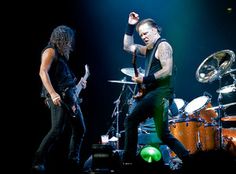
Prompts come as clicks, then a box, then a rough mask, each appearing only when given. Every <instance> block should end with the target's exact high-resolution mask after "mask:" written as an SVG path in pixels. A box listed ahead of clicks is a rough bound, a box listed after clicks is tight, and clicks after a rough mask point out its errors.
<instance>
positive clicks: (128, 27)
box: [125, 24, 135, 36]
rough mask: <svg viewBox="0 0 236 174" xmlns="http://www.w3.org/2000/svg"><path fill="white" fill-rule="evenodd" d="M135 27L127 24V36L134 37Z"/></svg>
mask: <svg viewBox="0 0 236 174" xmlns="http://www.w3.org/2000/svg"><path fill="white" fill-rule="evenodd" d="M134 28H135V25H131V24H127V26H126V31H125V34H127V35H129V36H132V35H133V33H134Z"/></svg>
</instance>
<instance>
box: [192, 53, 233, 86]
mask: <svg viewBox="0 0 236 174" xmlns="http://www.w3.org/2000/svg"><path fill="white" fill-rule="evenodd" d="M234 61H235V54H234V52H233V51H231V50H222V51H218V52H216V53H213V54H211V55H210V56H208V57H207V58H206V59H205V60H204V61H203V62H202V63H201V64H200V66H199V67H198V69H197V71H196V78H197V80H198V81H199V82H201V83H207V82H212V81H214V80H216V79H217V78H219V77H221V76H222V75H224V74H225V73H226V72H227V71H228V70H229V69H230V67H231V66H232V63H233V62H234Z"/></svg>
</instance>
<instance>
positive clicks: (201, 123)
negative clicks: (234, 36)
mask: <svg viewBox="0 0 236 174" xmlns="http://www.w3.org/2000/svg"><path fill="white" fill-rule="evenodd" d="M234 61H235V54H234V52H233V51H231V50H222V51H218V52H216V53H213V54H212V55H210V56H208V57H207V58H206V59H205V60H204V61H203V62H202V63H201V64H200V66H199V67H198V69H197V71H196V79H197V80H198V81H199V82H200V83H211V82H213V81H215V80H219V89H217V90H216V92H217V93H218V94H219V95H218V106H214V107H213V106H212V105H211V96H210V95H208V94H206V95H203V96H200V97H197V98H195V99H193V100H192V101H191V102H189V103H188V104H186V105H183V106H184V108H182V117H177V118H173V119H170V122H169V123H170V124H169V126H170V131H171V132H172V134H173V135H174V136H175V137H176V138H178V139H179V140H180V141H181V142H182V143H183V144H184V145H185V146H186V148H187V149H188V150H189V151H190V154H194V153H196V152H198V151H209V150H217V149H221V148H223V149H226V150H229V151H230V152H232V153H233V154H234V155H236V150H235V149H236V128H234V127H230V128H224V127H222V122H234V123H236V122H235V121H236V115H235V116H226V114H225V112H224V111H225V109H226V108H228V107H230V106H233V105H236V102H233V103H227V104H222V103H221V101H222V98H223V96H222V94H228V93H232V92H235V91H236V78H235V75H234V74H233V73H234V72H236V69H231V66H232V64H233V62H234ZM228 74H230V76H231V77H232V78H233V84H230V85H227V86H223V87H221V79H222V78H223V77H224V76H225V75H228Z"/></svg>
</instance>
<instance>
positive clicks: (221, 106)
mask: <svg viewBox="0 0 236 174" xmlns="http://www.w3.org/2000/svg"><path fill="white" fill-rule="evenodd" d="M232 105H236V102H233V103H227V104H224V105H218V106H214V107H211V108H207V109H206V110H217V109H226V108H228V107H230V106H232Z"/></svg>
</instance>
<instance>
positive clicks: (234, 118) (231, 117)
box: [221, 115, 236, 121]
mask: <svg viewBox="0 0 236 174" xmlns="http://www.w3.org/2000/svg"><path fill="white" fill-rule="evenodd" d="M221 120H222V121H236V115H232V116H226V117H223V118H221Z"/></svg>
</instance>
